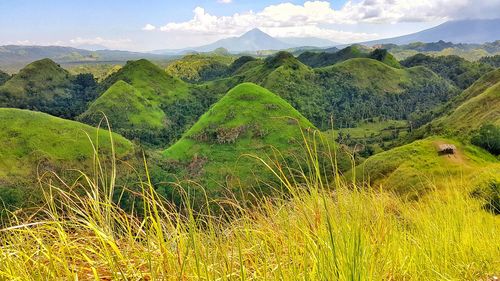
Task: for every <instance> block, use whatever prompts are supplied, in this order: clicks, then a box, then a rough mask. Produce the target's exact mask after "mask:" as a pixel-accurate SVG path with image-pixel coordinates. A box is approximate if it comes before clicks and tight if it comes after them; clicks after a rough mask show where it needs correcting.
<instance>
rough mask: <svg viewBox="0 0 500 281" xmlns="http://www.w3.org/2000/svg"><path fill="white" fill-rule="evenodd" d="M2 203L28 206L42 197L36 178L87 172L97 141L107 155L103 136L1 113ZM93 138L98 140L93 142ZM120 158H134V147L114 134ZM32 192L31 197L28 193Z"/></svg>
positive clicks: (39, 116)
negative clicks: (93, 146)
mask: <svg viewBox="0 0 500 281" xmlns="http://www.w3.org/2000/svg"><path fill="white" fill-rule="evenodd" d="M0 120H2V122H0V155H2V157H1V158H0V198H1V199H2V200H3V201H4V202H6V203H8V204H24V205H29V202H25V201H29V200H36V197H37V196H39V195H40V193H41V192H40V190H39V189H37V188H39V187H38V185H37V184H36V182H37V175H38V174H40V175H42V174H43V173H45V172H47V171H49V172H50V171H54V172H57V173H58V175H59V176H60V177H62V178H66V176H68V179H74V178H76V177H75V176H77V175H78V173H76V172H74V171H70V169H78V170H83V171H87V172H90V171H91V170H90V168H91V167H92V161H93V160H92V159H93V149H92V145H91V143H90V140H89V138H90V139H92V141H93V142H94V143H96V140H97V139H98V140H99V144H100V149H101V152H103V153H105V154H109V153H110V152H111V146H110V144H111V142H110V136H109V133H108V132H107V131H104V130H99V131H97V129H95V128H93V127H90V126H87V125H84V124H81V123H78V122H75V121H69V120H65V119H61V118H57V117H53V116H50V115H48V114H45V113H41V112H33V111H28V110H21V109H10V108H0ZM97 134H98V135H99V138H97ZM113 142H114V147H115V150H116V154H117V156H118V158H120V159H123V157H126V156H127V155H129V154H131V153H132V152H133V146H132V143H130V142H129V141H128V140H126V139H125V138H123V137H121V136H119V135H117V134H113ZM31 188H33V189H34V190H33V191H29V190H31Z"/></svg>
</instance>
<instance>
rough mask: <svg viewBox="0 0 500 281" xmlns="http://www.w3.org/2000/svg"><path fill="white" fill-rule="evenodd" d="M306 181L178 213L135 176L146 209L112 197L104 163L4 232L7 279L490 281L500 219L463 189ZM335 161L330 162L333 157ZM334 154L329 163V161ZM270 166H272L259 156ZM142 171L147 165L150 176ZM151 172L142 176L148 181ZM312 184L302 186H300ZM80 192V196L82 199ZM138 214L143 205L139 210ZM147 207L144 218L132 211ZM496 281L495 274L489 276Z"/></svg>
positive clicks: (1, 249) (15, 217)
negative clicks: (247, 202)
mask: <svg viewBox="0 0 500 281" xmlns="http://www.w3.org/2000/svg"><path fill="white" fill-rule="evenodd" d="M314 147H315V144H314V143H313V144H306V148H305V149H306V150H308V151H309V155H310V158H311V159H310V161H309V162H310V163H309V165H310V167H308V169H307V170H308V171H312V172H311V173H310V174H302V180H301V181H300V182H302V184H301V183H299V181H293V180H287V179H286V177H284V176H285V175H286V174H288V172H287V171H286V169H287V168H286V167H280V166H274V165H271V164H268V167H267V168H269V169H272V170H273V171H274V172H275V174H276V175H277V176H278V177H279V178H280V179H281V180H282V181H281V184H283V185H285V186H286V189H287V190H288V194H291V195H290V196H288V197H285V196H283V197H273V198H270V197H267V198H266V197H264V198H262V199H260V200H259V202H258V204H255V205H253V207H251V208H248V207H244V205H243V203H239V202H237V201H231V202H225V204H226V205H230V206H232V209H233V210H234V212H226V213H221V214H217V215H215V214H211V213H209V212H206V214H205V215H199V214H196V213H195V212H194V211H193V209H192V208H191V207H190V203H189V202H190V201H189V200H188V198H186V200H185V206H184V207H185V208H183V209H182V211H180V210H179V209H178V208H174V207H173V206H171V205H169V204H168V203H167V202H165V200H163V199H161V198H160V196H159V195H158V194H157V193H156V192H155V189H154V187H153V185H152V184H151V182H149V181H148V180H146V181H139V182H138V184H137V185H138V189H136V190H139V192H137V194H136V195H137V196H138V197H140V199H141V200H140V202H142V203H141V204H142V206H137V208H132V211H129V212H126V211H124V210H123V209H121V208H120V207H119V205H118V203H116V202H115V201H116V200H114V199H113V194H114V188H115V186H114V185H115V176H116V168H115V164H114V162H113V163H112V167H111V169H110V170H106V169H105V168H104V167H102V166H101V165H100V164H99V157H98V153H97V150H98V148H96V162H95V163H96V165H95V169H94V172H93V175H91V176H88V175H85V174H82V176H81V179H80V180H79V181H78V182H77V183H75V184H72V185H65V184H61V183H58V182H57V181H45V182H44V186H45V189H44V190H45V193H44V196H45V202H46V204H45V205H44V206H43V207H41V208H40V209H39V210H38V211H37V213H36V214H32V215H30V216H25V215H19V214H17V213H12V214H11V216H10V225H8V226H6V227H4V228H3V229H1V230H0V280H489V279H488V278H493V276H494V275H495V274H500V243H499V241H500V240H499V238H498V237H499V235H498V233H499V231H500V218H499V217H498V216H494V215H492V214H490V213H488V212H485V211H483V210H482V208H481V204H482V202H480V201H477V200H476V199H472V198H470V197H469V196H467V194H466V192H464V191H462V190H461V189H460V187H456V186H450V187H449V188H448V189H446V190H440V191H435V192H431V194H428V195H427V196H426V197H424V198H421V199H420V200H418V201H412V202H405V201H403V200H402V199H400V198H398V197H397V196H395V195H393V194H390V193H387V192H384V191H380V190H369V189H365V190H360V189H356V188H352V184H351V183H350V184H347V183H345V182H343V181H342V179H341V178H340V177H339V176H338V174H337V173H335V172H333V175H334V180H333V181H332V183H326V182H324V180H323V178H324V177H323V176H322V175H323V174H324V173H325V171H322V170H321V167H320V165H319V162H320V161H319V160H318V156H317V155H316V154H315V148H314ZM333 156H334V155H333ZM333 159H334V158H332V161H334V160H333ZM263 162H264V163H266V161H263ZM146 174H147V169H146ZM147 178H148V177H146V179H147ZM304 187H306V188H304ZM82 190H83V192H82ZM139 207H140V208H139ZM139 209H141V211H140V214H139V212H138V211H137V210H139ZM491 280H493V279H491Z"/></svg>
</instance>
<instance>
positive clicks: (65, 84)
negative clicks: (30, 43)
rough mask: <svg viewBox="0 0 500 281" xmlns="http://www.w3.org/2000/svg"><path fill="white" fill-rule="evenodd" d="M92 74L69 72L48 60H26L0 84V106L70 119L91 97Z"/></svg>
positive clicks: (93, 95)
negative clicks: (72, 73) (19, 68)
mask: <svg viewBox="0 0 500 281" xmlns="http://www.w3.org/2000/svg"><path fill="white" fill-rule="evenodd" d="M95 87H96V82H95V80H94V78H93V76H92V75H87V74H81V75H77V76H73V75H71V74H70V73H69V72H68V71H66V70H65V69H63V68H61V66H60V65H58V64H56V63H55V62H54V61H52V60H50V59H42V60H39V61H35V62H33V63H30V64H29V65H27V66H26V67H24V68H23V69H21V71H19V73H18V74H16V75H14V76H13V77H12V78H11V79H9V80H8V81H7V82H6V83H5V84H4V85H3V86H0V107H14V108H22V109H30V110H36V111H42V112H46V113H49V114H52V115H55V116H60V117H64V118H73V117H74V116H76V115H78V114H79V113H81V112H83V110H84V108H85V106H86V103H87V102H88V101H90V100H92V99H94V97H95Z"/></svg>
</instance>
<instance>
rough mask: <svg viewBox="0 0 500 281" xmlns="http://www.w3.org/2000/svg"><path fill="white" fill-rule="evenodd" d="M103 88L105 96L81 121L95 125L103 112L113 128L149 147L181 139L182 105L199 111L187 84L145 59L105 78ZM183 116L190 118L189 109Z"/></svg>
mask: <svg viewBox="0 0 500 281" xmlns="http://www.w3.org/2000/svg"><path fill="white" fill-rule="evenodd" d="M100 88H101V91H103V94H102V95H101V96H100V97H99V99H97V100H96V101H95V102H94V103H92V104H91V106H90V107H89V109H88V110H87V111H86V112H85V113H84V114H83V115H82V116H80V117H79V119H80V120H82V121H85V122H87V123H88V124H91V125H95V124H96V123H97V122H98V121H99V120H100V118H101V117H102V115H101V114H100V112H106V113H109V114H110V116H109V120H110V123H111V125H112V126H113V127H114V128H117V129H118V130H119V132H120V133H122V134H123V135H125V136H126V137H127V138H129V139H138V140H141V141H142V142H144V143H146V144H152V145H158V146H164V145H166V144H167V143H169V142H170V141H172V140H174V139H176V138H177V137H179V135H180V134H181V132H183V131H184V130H185V126H186V124H185V123H184V122H182V121H180V122H178V120H177V116H178V115H179V114H180V113H181V112H180V111H182V110H185V108H184V107H183V106H182V105H184V104H191V105H192V107H193V109H191V110H194V109H195V108H197V105H196V102H193V101H192V95H191V91H192V88H191V86H190V85H189V84H188V83H185V82H183V81H182V80H180V79H179V78H175V77H173V76H171V75H169V74H167V73H166V72H165V71H163V70H162V69H161V68H159V67H158V66H156V65H155V64H153V63H151V62H150V61H147V60H144V59H143V60H138V61H129V62H127V64H126V65H125V66H124V67H122V68H121V69H120V70H118V71H116V72H114V73H113V74H111V75H110V76H108V77H107V78H106V79H104V81H103V82H102V83H101V85H100ZM180 104H182V105H180ZM123 110H124V111H125V112H124V111H123ZM182 114H185V115H188V116H191V114H190V111H189V110H186V111H184V112H182ZM199 115H201V113H199ZM199 115H197V116H199ZM150 128H152V129H153V130H149V129H150Z"/></svg>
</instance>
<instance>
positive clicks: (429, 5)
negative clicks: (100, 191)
mask: <svg viewBox="0 0 500 281" xmlns="http://www.w3.org/2000/svg"><path fill="white" fill-rule="evenodd" d="M499 17H500V0H330V1H327V0H318V1H299V0H198V1H195V0H182V1H178V0H177V1H174V0H147V1H146V0H142V1H139V0H85V1H84V0H71V1H69V0H44V1H40V0H0V26H1V28H0V45H7V44H15V45H61V46H73V47H81V46H88V45H100V46H104V47H106V48H109V49H121V50H132V51H150V50H158V49H181V48H186V47H192V46H199V45H204V44H208V43H212V42H214V41H216V40H218V39H222V38H227V37H231V36H239V35H241V34H243V33H244V32H246V31H248V30H250V29H253V28H260V29H261V30H263V31H264V32H266V33H268V34H270V35H272V36H275V37H318V38H323V39H328V40H331V41H333V42H338V43H354V42H362V41H368V40H373V39H381V38H388V37H393V36H399V35H404V34H409V33H413V32H417V31H420V30H424V29H427V28H430V27H433V26H436V25H439V24H440V23H443V22H445V21H448V20H457V19H464V18H499Z"/></svg>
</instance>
